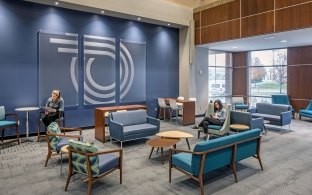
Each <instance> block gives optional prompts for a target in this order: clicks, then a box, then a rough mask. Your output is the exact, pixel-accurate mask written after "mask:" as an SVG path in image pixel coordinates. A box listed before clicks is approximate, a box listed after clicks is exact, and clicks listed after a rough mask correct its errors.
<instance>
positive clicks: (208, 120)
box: [198, 117, 223, 134]
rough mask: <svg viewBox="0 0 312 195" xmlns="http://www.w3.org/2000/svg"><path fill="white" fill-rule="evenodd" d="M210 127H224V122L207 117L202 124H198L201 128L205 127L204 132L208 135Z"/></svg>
mask: <svg viewBox="0 0 312 195" xmlns="http://www.w3.org/2000/svg"><path fill="white" fill-rule="evenodd" d="M208 125H218V126H222V125H223V122H221V121H219V120H218V119H216V118H212V117H205V118H204V119H203V120H202V122H200V123H199V124H198V126H199V127H203V128H204V132H205V133H206V134H207V133H208Z"/></svg>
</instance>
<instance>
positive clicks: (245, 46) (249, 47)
mask: <svg viewBox="0 0 312 195" xmlns="http://www.w3.org/2000/svg"><path fill="white" fill-rule="evenodd" d="M285 40H286V41H287V42H285ZM307 45H312V28H306V29H300V30H294V31H287V32H281V33H274V34H266V35H261V36H255V37H248V38H243V39H236V40H230V41H222V42H217V43H210V44H204V45H200V47H205V48H209V49H212V50H220V51H230V52H240V51H253V50H265V49H276V48H286V47H297V46H307Z"/></svg>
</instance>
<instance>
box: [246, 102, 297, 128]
mask: <svg viewBox="0 0 312 195" xmlns="http://www.w3.org/2000/svg"><path fill="white" fill-rule="evenodd" d="M291 108H292V107H291V106H288V105H281V104H268V103H257V104H256V108H251V109H249V110H248V111H249V112H250V113H251V115H252V117H254V118H259V117H262V118H263V119H264V120H267V121H269V122H270V123H269V124H271V125H278V126H281V132H282V131H283V126H284V125H289V127H288V130H290V123H291V114H292V113H291Z"/></svg>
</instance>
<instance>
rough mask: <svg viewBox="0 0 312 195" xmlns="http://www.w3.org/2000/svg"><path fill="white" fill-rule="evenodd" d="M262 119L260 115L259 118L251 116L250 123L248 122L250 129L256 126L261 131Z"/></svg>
mask: <svg viewBox="0 0 312 195" xmlns="http://www.w3.org/2000/svg"><path fill="white" fill-rule="evenodd" d="M263 120H264V119H263V118H262V117H260V118H252V119H251V124H250V129H256V128H258V129H260V130H261V132H263V128H264V126H263Z"/></svg>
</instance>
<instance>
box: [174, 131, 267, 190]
mask: <svg viewBox="0 0 312 195" xmlns="http://www.w3.org/2000/svg"><path fill="white" fill-rule="evenodd" d="M260 143H261V136H260V129H253V130H249V131H245V132H242V133H237V134H233V135H229V136H225V137H221V138H217V139H213V140H209V141H203V142H199V143H197V144H196V145H195V147H194V150H193V151H186V150H178V149H170V151H169V152H170V158H169V183H171V170H172V168H175V169H177V170H178V171H180V172H182V173H184V174H186V175H188V176H190V177H191V178H193V179H194V180H196V181H198V182H199V185H200V192H201V194H202V195H203V194H204V181H203V175H204V174H206V173H209V172H211V171H213V170H216V169H219V168H222V167H226V166H230V167H231V169H232V171H233V174H234V177H235V181H236V182H237V175H236V165H235V164H236V162H238V161H241V160H243V159H246V158H249V157H255V158H257V159H258V161H259V164H260V167H261V169H262V170H263V166H262V162H261V158H260ZM176 152H178V153H177V154H175V153H176Z"/></svg>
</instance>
